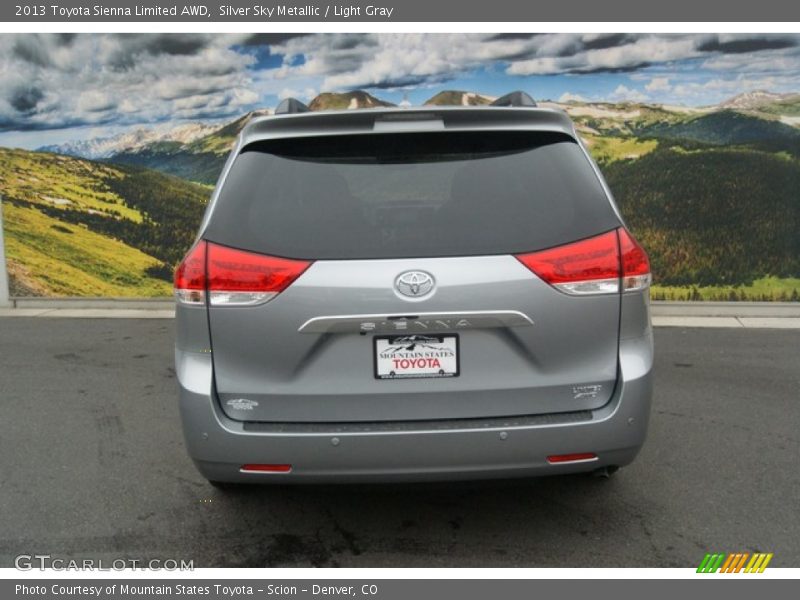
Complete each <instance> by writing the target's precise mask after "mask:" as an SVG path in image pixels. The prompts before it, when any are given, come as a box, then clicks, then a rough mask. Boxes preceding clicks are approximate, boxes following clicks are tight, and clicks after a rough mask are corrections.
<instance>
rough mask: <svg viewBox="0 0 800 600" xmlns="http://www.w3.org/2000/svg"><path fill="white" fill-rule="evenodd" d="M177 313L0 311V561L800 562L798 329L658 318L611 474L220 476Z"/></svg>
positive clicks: (309, 563) (323, 563)
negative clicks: (300, 483) (197, 408)
mask: <svg viewBox="0 0 800 600" xmlns="http://www.w3.org/2000/svg"><path fill="white" fill-rule="evenodd" d="M173 326H174V324H173V322H172V321H171V320H139V319H113V320H110V319H96V320H95V319H68V318H64V319H35V318H25V317H17V318H13V319H12V318H5V319H0V398H2V416H0V520H1V522H2V527H0V566H4V567H8V566H13V561H14V557H15V556H16V555H18V554H32V553H48V554H52V555H54V556H61V557H67V558H89V557H91V558H102V559H104V560H107V561H110V560H112V559H118V558H133V559H138V560H149V559H161V560H164V559H178V560H180V559H184V560H193V561H194V565H195V566H196V567H201V566H214V567H219V566H231V567H235V566H239V567H264V566H356V567H357V566H382V567H395V566H400V567H409V566H418V567H446V566H462V567H463V566H471V567H480V566H491V567H503V566H529V567H533V566H555V567H564V566H581V567H587V566H588V567H591V566H607V567H645V566H654V567H655V566H666V567H694V566H696V565H697V564H698V563H699V562H700V560H701V559H702V557H703V555H704V553H705V552H708V551H718V552H736V551H751V552H752V551H760V552H773V553H774V554H775V556H774V558H773V561H772V563H771V566H775V567H777V566H793V567H797V566H800V519H798V518H797V509H798V505H799V502H800V468H798V462H799V461H798V459H799V458H800V394H799V393H798V390H800V331H797V330H765V329H761V330H748V329H741V328H740V329H687V328H680V327H675V328H657V329H656V355H657V361H656V362H657V364H656V371H655V373H656V388H655V398H654V409H653V414H652V419H651V425H650V433H649V438H648V442H647V444H646V446H645V448H644V450H643V451H642V453H641V455H640V456H639V458H638V459H637V461H636V462H635V463H634V464H632V465H631V466H629V467H627V468H624V469H622V470H621V471H620V472H619V473H617V474H616V475H615V476H614V477H612V478H611V479H609V480H601V479H595V478H591V477H587V476H570V477H549V478H542V479H537V480H525V481H500V482H477V483H458V484H454V483H448V484H425V485H420V484H414V485H394V484H393V485H370V486H367V485H357V486H324V487H293V488H286V487H283V488H270V487H248V488H245V489H242V490H240V491H236V492H234V493H225V492H220V491H217V490H216V489H214V488H212V487H211V486H209V485H208V484H207V483H206V482H205V481H204V480H203V479H202V478H201V477H200V476H199V475H198V474H197V473H196V472H195V470H194V468H193V466H192V464H191V462H190V461H189V459H188V457H187V456H186V453H185V451H184V448H183V440H182V436H181V431H180V423H179V418H178V410H177V402H176V397H177V385H176V382H175V374H174V370H173V365H172V336H173Z"/></svg>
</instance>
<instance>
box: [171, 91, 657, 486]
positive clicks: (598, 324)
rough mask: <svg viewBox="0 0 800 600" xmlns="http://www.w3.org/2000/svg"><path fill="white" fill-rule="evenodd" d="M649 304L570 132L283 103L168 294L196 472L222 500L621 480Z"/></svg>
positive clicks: (219, 191) (631, 255) (601, 188)
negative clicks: (304, 491)
mask: <svg viewBox="0 0 800 600" xmlns="http://www.w3.org/2000/svg"><path fill="white" fill-rule="evenodd" d="M649 285H650V267H649V263H648V259H647V256H646V254H645V252H644V251H643V250H642V248H641V247H640V246H639V245H638V244H637V242H636V241H635V240H634V238H633V237H632V236H631V234H630V232H628V230H627V229H626V228H625V225H624V223H623V221H622V218H621V217H620V214H619V211H618V210H617V208H616V206H615V204H614V201H613V200H612V197H611V194H610V192H609V190H608V188H607V187H606V185H605V183H604V181H603V178H602V177H601V175H600V172H599V171H598V169H597V167H596V166H595V165H594V163H593V162H592V160H591V159H590V158H589V156H588V154H587V152H586V151H585V150H584V148H583V146H582V145H581V142H580V141H579V138H578V135H577V134H576V131H575V128H574V126H573V124H572V122H571V120H570V119H569V118H568V116H567V115H566V114H565V113H563V112H562V111H559V110H552V109H544V108H537V107H536V104H535V103H534V102H533V101H532V100H531V99H530V97H529V96H527V95H525V94H521V93H514V94H511V95H509V96H506V97H503V98H501V99H500V100H498V101H497V102H495V103H494V105H490V106H483V107H461V106H458V107H438V106H437V107H422V108H399V109H368V110H350V111H339V112H309V111H308V109H307V107H305V105H303V104H302V103H300V102H298V101H296V100H289V101H284V103H283V104H282V105H281V106H280V107H279V109H278V110H277V111H276V114H275V115H274V116H269V117H263V118H258V119H255V120H253V121H252V122H250V123H249V124H248V125H247V126H246V127H245V128H244V130H243V131H242V132H241V134H240V135H239V138H238V140H237V143H236V145H235V147H234V149H233V151H232V153H231V156H230V158H229V159H228V162H227V164H226V166H225V168H224V171H223V173H222V175H221V176H220V179H219V182H218V184H217V187H216V190H215V192H214V194H213V196H212V199H211V201H210V203H209V206H208V209H207V210H206V213H205V217H204V219H203V222H202V225H201V227H200V233H199V235H198V237H197V241H196V243H195V244H194V246H193V247H192V249H191V250H190V251H189V253H188V254H187V256H186V258H185V259H184V260H183V262H182V263H181V265H180V266H179V267H178V269H177V272H176V274H175V295H176V297H177V342H176V351H175V361H176V371H177V377H178V381H179V383H180V412H181V416H182V421H183V428H184V435H185V439H186V445H187V448H188V450H189V454H190V455H191V457H192V459H193V460H194V462H195V464H196V465H197V468H198V469H199V470H200V472H201V473H202V475H203V476H205V478H206V479H208V480H209V481H211V482H212V483H220V482H223V483H235V482H254V483H291V482H321V481H331V482H344V481H356V480H407V481H408V480H425V479H470V478H489V477H520V476H533V475H547V474H555V473H571V472H577V471H595V470H599V472H601V473H607V472H610V471H612V470H615V469H616V468H617V467H619V466H622V465H626V464H628V463H630V462H631V461H632V460H633V458H634V457H635V456H636V454H637V452H638V451H639V449H640V447H641V446H642V443H643V441H644V438H645V433H646V430H647V424H648V417H649V412H650V398H651V369H652V364H653V340H652V330H651V325H650V317H649V305H648V302H649V300H648V291H649V290H648V288H649Z"/></svg>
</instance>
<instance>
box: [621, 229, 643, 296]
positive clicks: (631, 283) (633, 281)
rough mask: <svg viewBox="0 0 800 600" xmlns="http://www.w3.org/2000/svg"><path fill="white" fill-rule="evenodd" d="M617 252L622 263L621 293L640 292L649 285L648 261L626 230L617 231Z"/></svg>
mask: <svg viewBox="0 0 800 600" xmlns="http://www.w3.org/2000/svg"><path fill="white" fill-rule="evenodd" d="M619 251H620V261H621V263H622V291H623V292H629V291H635V290H641V289H644V288H646V287H647V286H649V285H650V260H649V259H648V258H647V253H646V252H645V251H644V248H642V247H641V246H640V245H639V243H638V242H637V241H636V239H634V237H633V236H632V235H631V234H630V233H628V231H627V230H626V229H620V230H619Z"/></svg>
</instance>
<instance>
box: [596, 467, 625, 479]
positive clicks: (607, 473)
mask: <svg viewBox="0 0 800 600" xmlns="http://www.w3.org/2000/svg"><path fill="white" fill-rule="evenodd" d="M617 471H619V467H618V466H617V465H608V466H607V467H600V468H598V469H595V470H594V471H592V477H596V478H598V479H610V478H611V476H612V475H613V474H614V473H616V472H617Z"/></svg>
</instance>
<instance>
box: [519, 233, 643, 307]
mask: <svg viewBox="0 0 800 600" xmlns="http://www.w3.org/2000/svg"><path fill="white" fill-rule="evenodd" d="M517 259H518V260H519V261H520V262H521V263H522V264H524V265H525V266H526V267H528V268H529V269H530V270H531V271H533V272H534V273H535V274H536V275H537V276H539V277H540V278H541V279H543V280H544V281H546V282H547V283H549V284H550V285H552V286H553V287H555V288H556V289H558V290H560V291H562V292H565V293H567V294H572V295H588V294H613V293H617V292H619V290H620V280H621V281H622V290H623V291H635V290H641V289H644V288H646V287H647V286H648V285H650V263H649V261H648V260H647V254H645V251H644V250H643V249H642V247H641V246H639V244H637V243H636V240H634V238H633V236H631V234H630V233H628V232H627V231H626V230H625V229H624V228H622V227H621V228H619V229H616V230H614V231H609V232H608V233H603V234H601V235H598V236H595V237H592V238H588V239H585V240H581V241H579V242H573V243H571V244H565V245H564V246H558V247H556V248H549V249H547V250H540V251H539V252H531V253H529V254H519V255H517Z"/></svg>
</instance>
